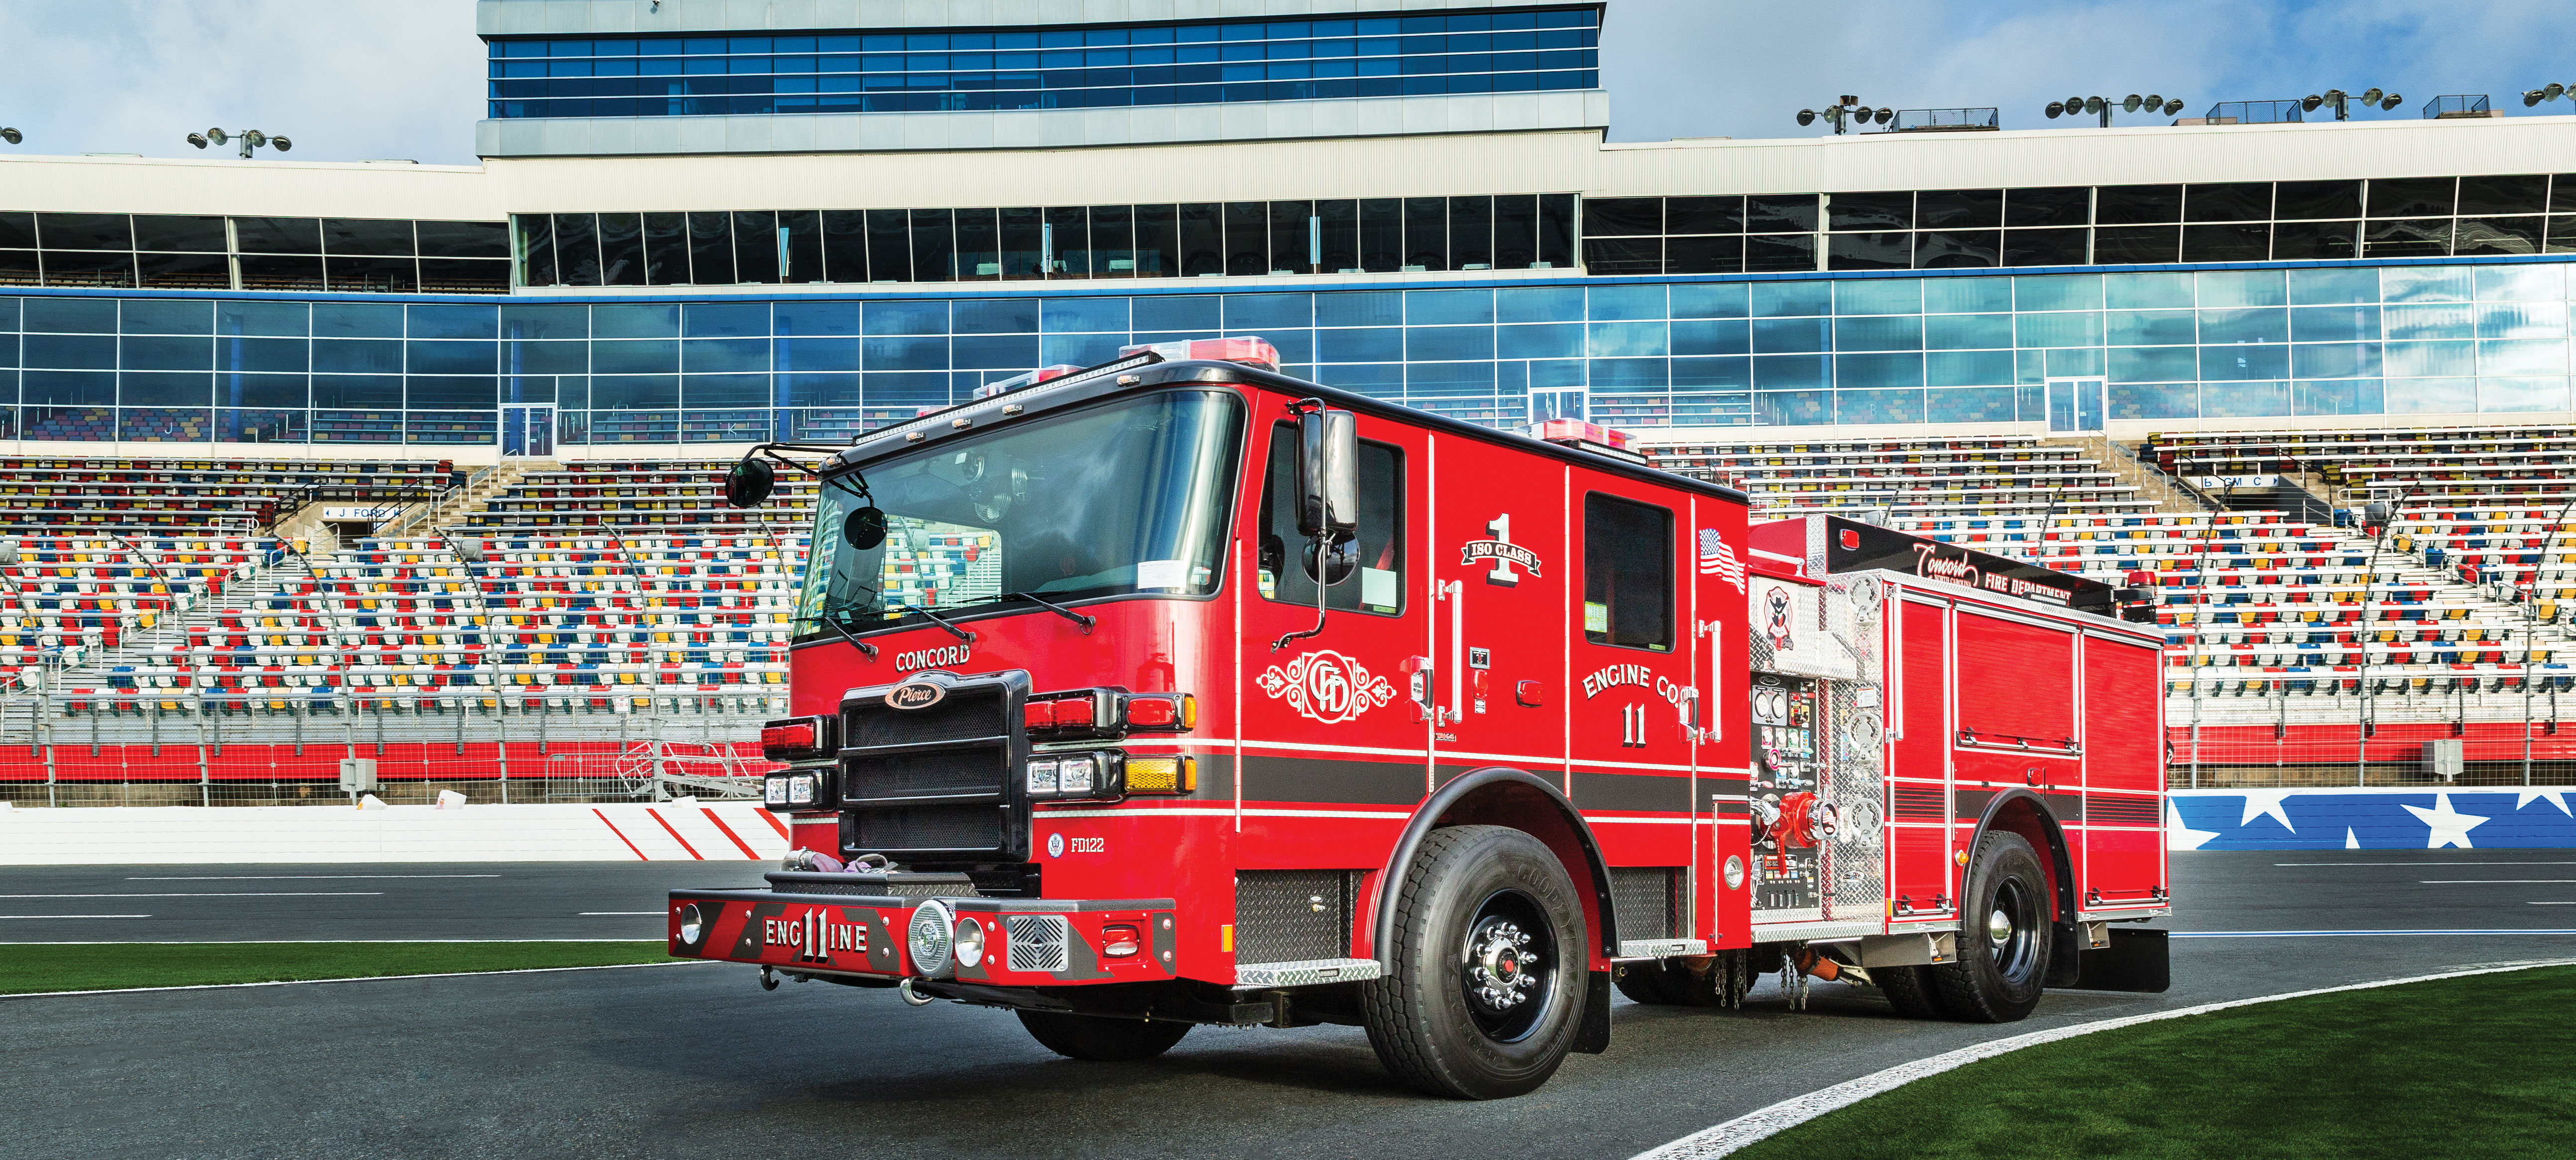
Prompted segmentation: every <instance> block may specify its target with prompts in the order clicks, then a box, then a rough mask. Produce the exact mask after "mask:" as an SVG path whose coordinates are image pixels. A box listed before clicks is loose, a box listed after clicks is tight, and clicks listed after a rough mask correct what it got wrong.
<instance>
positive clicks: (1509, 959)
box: [1467, 918, 1539, 1011]
mask: <svg viewBox="0 0 2576 1160" xmlns="http://www.w3.org/2000/svg"><path fill="white" fill-rule="evenodd" d="M1538 964H1539V955H1538V952H1536V951H1534V950H1531V949H1530V936H1529V932H1528V931H1525V930H1522V929H1521V928H1520V924H1518V923H1515V922H1512V921H1510V920H1509V919H1502V918H1488V919H1486V920H1485V921H1483V922H1481V923H1478V924H1477V925H1476V929H1475V930H1474V931H1473V932H1471V933H1470V934H1469V935H1468V936H1467V990H1468V993H1469V994H1470V995H1473V996H1474V997H1475V999H1476V1001H1477V1002H1478V1003H1480V1004H1482V1005H1483V1006H1484V1007H1485V1008H1486V1009H1487V1010H1490V1011H1508V1010H1511V1009H1512V1008H1514V1007H1517V1006H1519V1005H1521V1004H1522V1003H1523V1002H1526V1001H1527V1000H1528V999H1529V997H1530V994H1531V993H1532V992H1533V991H1535V990H1536V989H1537V988H1538V984H1539V980H1538V976H1537V975H1536V974H1534V973H1532V972H1533V970H1534V969H1535V968H1536V967H1537V966H1538Z"/></svg>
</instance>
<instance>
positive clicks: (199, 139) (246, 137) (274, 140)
mask: <svg viewBox="0 0 2576 1160" xmlns="http://www.w3.org/2000/svg"><path fill="white" fill-rule="evenodd" d="M231 141H240V142H241V155H242V159H243V160H245V161H247V160H249V159H250V156H251V151H252V150H254V149H257V148H259V147H260V146H262V145H266V146H269V147H271V148H274V149H276V150H277V151H278V152H280V153H284V152H286V151H287V150H289V149H292V148H294V147H295V143H294V142H292V141H289V140H287V139H286V138H284V137H271V136H269V135H268V134H266V133H263V132H261V131H259V130H257V129H244V130H242V131H241V132H239V133H227V132H224V131H223V130H221V129H208V130H206V131H205V132H203V133H190V134H188V144H191V145H194V146H196V147H197V148H199V149H203V148H205V147H206V146H208V145H222V144H225V143H227V142H231Z"/></svg>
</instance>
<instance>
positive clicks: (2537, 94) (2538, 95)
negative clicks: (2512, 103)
mask: <svg viewBox="0 0 2576 1160" xmlns="http://www.w3.org/2000/svg"><path fill="white" fill-rule="evenodd" d="M2571 91H2576V88H2572V87H2571V86H2568V85H2562V84H2559V83H2558V82H2556V81H2551V82H2549V83H2548V84H2547V85H2544V86H2542V87H2540V88H2536V89H2532V90H2530V91H2529V92H2526V93H2524V94H2522V107H2523V108H2526V109H2528V108H2531V107H2532V106H2534V105H2537V104H2540V103H2541V102H2543V101H2554V100H2557V99H2558V98H2560V97H2567V98H2568V100H2570V101H2576V97H2569V96H2568V94H2569V93H2570V92H2571Z"/></svg>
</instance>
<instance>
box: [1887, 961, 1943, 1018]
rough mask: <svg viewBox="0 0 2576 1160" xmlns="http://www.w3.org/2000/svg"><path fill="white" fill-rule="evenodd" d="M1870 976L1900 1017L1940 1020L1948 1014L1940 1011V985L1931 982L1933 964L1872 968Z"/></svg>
mask: <svg viewBox="0 0 2576 1160" xmlns="http://www.w3.org/2000/svg"><path fill="white" fill-rule="evenodd" d="M1869 977H1870V979H1871V980H1872V981H1873V982H1876V983H1877V984H1878V990H1879V993H1880V994H1883V995H1886V996H1887V1005H1888V1006H1889V1007H1892V1008H1895V1009H1896V1013H1897V1014H1898V1015H1899V1016H1902V1017H1904V1018H1907V1019H1939V1018H1941V1017H1942V1016H1943V1015H1944V1014H1945V1012H1943V1011H1942V1010H1941V987H1940V984H1938V983H1935V982H1933V981H1932V968H1930V967H1925V966H1913V967H1871V968H1870V969H1869Z"/></svg>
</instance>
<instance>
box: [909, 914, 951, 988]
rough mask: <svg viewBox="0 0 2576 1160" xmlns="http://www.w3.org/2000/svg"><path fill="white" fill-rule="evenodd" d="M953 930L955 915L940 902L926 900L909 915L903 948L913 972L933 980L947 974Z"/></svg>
mask: <svg viewBox="0 0 2576 1160" xmlns="http://www.w3.org/2000/svg"><path fill="white" fill-rule="evenodd" d="M956 928H957V915H956V912H954V911H951V910H950V909H948V904H947V903H945V902H942V901H940V900H939V899H936V898H932V899H926V900H924V901H923V902H922V904H921V905H920V907H918V908H916V909H915V910H914V911H913V912H912V925H911V927H910V928H909V929H908V930H907V931H906V934H907V936H908V937H907V938H906V939H905V942H904V949H905V950H907V951H909V952H910V953H911V955H912V969H913V970H914V972H916V973H918V974H920V975H921V976H923V977H924V978H932V979H935V978H939V977H940V976H943V975H946V974H947V973H948V967H949V954H948V952H949V941H950V932H951V931H954V930H955V929H956Z"/></svg>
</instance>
